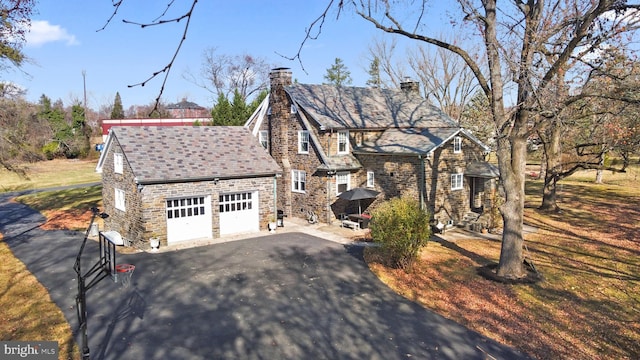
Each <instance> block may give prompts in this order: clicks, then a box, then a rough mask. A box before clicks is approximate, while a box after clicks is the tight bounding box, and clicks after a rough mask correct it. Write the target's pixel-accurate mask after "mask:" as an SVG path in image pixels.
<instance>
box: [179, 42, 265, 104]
mask: <svg viewBox="0 0 640 360" xmlns="http://www.w3.org/2000/svg"><path fill="white" fill-rule="evenodd" d="M216 52H217V48H208V49H206V50H205V51H204V52H203V53H202V66H201V69H200V73H199V74H198V75H195V74H193V73H191V72H190V71H186V72H185V73H184V74H183V77H184V78H185V79H186V80H188V81H190V82H192V83H194V84H196V85H198V86H200V87H202V88H204V89H206V90H208V91H209V92H211V93H212V94H213V97H214V98H218V95H220V94H222V95H224V96H225V97H226V98H227V99H229V98H231V97H233V94H234V92H235V91H236V90H238V92H239V93H240V96H242V99H243V100H244V101H245V102H246V101H247V100H248V99H249V98H250V97H251V96H253V95H255V94H258V93H259V92H260V91H262V90H264V89H266V88H267V85H268V83H269V70H270V69H271V67H272V66H271V65H270V64H269V63H268V62H267V60H265V59H263V58H259V57H255V56H252V55H249V54H242V55H226V54H218V53H216Z"/></svg>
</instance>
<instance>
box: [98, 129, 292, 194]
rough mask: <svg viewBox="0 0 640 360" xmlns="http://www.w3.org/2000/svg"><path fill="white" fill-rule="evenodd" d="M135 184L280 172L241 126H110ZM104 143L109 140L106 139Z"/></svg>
mask: <svg viewBox="0 0 640 360" xmlns="http://www.w3.org/2000/svg"><path fill="white" fill-rule="evenodd" d="M110 136H113V137H115V139H116V140H117V141H118V143H119V144H120V146H121V147H122V150H123V152H124V156H125V158H126V161H128V162H129V164H130V165H131V168H132V169H133V173H134V176H135V177H136V179H137V181H138V183H140V184H149V183H163V182H189V181H200V180H211V179H215V178H219V179H225V178H242V177H253V176H269V175H274V174H277V173H281V172H282V171H281V170H280V167H279V166H278V164H277V163H276V162H275V161H274V160H273V158H271V156H269V154H268V153H267V152H266V151H265V150H264V148H263V147H262V146H261V145H260V144H259V143H258V140H257V139H256V138H255V137H253V136H252V135H251V132H250V131H249V130H248V129H246V128H243V127H240V126H171V127H162V126H149V127H124V126H119V127H113V128H111V134H110ZM107 145H108V144H107Z"/></svg>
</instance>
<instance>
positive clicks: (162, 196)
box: [102, 139, 276, 246]
mask: <svg viewBox="0 0 640 360" xmlns="http://www.w3.org/2000/svg"><path fill="white" fill-rule="evenodd" d="M113 141H114V143H113V144H112V146H110V147H109V149H108V151H109V153H107V154H105V160H104V163H103V168H102V185H103V187H102V197H103V202H104V211H105V212H106V213H107V214H109V217H108V218H107V219H105V222H104V223H105V230H115V231H118V232H119V233H120V234H121V235H122V236H123V238H124V239H125V240H126V241H128V242H129V243H130V244H132V245H139V244H140V243H142V242H145V241H148V239H149V238H150V237H152V235H153V236H157V237H159V238H160V242H161V245H163V246H164V245H167V216H166V200H168V199H174V198H184V197H190V196H207V195H209V196H210V199H211V210H212V211H211V222H212V228H213V237H214V238H218V237H220V222H219V211H218V205H219V202H218V195H219V194H225V193H236V192H245V191H257V192H258V199H259V219H260V220H259V221H260V229H267V224H268V223H269V222H274V221H275V214H276V209H275V208H274V192H275V188H274V177H273V176H262V177H247V178H239V179H220V180H210V181H194V182H178V183H160V184H146V185H141V186H138V185H136V180H135V177H134V175H133V171H132V169H131V166H130V165H129V163H128V162H127V161H126V157H125V159H124V162H123V172H122V174H117V173H115V172H114V160H113V159H114V155H113V154H114V153H122V150H121V148H120V146H119V144H118V142H117V139H114V140H113ZM116 189H120V190H123V191H124V193H125V210H124V211H123V210H120V209H117V208H116V206H115V191H116Z"/></svg>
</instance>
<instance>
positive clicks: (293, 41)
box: [0, 0, 390, 109]
mask: <svg viewBox="0 0 640 360" xmlns="http://www.w3.org/2000/svg"><path fill="white" fill-rule="evenodd" d="M167 3H168V1H157V0H154V1H139V0H128V1H125V2H124V5H123V7H122V8H121V9H120V10H119V12H118V14H117V15H116V17H115V18H114V20H113V21H112V23H111V24H109V25H108V26H107V28H106V29H105V30H102V31H97V30H98V29H100V28H102V26H103V25H104V24H105V22H106V20H107V19H108V18H109V16H110V15H111V13H112V9H113V8H112V5H111V1H109V0H90V1H87V0H64V1H59V0H40V2H39V3H38V4H37V6H36V10H37V14H35V15H34V16H33V24H32V31H31V33H30V35H29V37H28V42H27V44H26V46H25V47H24V49H23V50H24V52H25V54H26V55H27V56H28V57H29V58H30V60H31V62H30V63H29V64H26V65H25V66H24V67H23V68H22V71H20V70H17V71H16V70H14V71H11V72H8V73H6V72H5V73H2V74H0V80H3V81H12V82H15V83H17V84H19V85H21V86H22V87H24V88H26V89H27V90H28V92H27V99H28V100H30V101H37V100H38V98H39V97H40V96H41V95H42V94H46V95H47V96H48V97H50V98H51V99H53V100H56V99H61V100H62V101H63V102H64V103H65V105H69V104H70V103H71V101H72V100H73V99H82V97H83V77H82V72H83V71H85V72H86V87H87V100H88V105H89V107H91V108H93V109H98V108H99V107H100V106H102V105H106V104H109V103H111V102H112V101H113V98H114V96H115V93H116V92H120V95H121V97H122V102H123V105H124V107H125V109H126V108H128V107H129V106H131V105H135V104H140V105H143V104H149V103H151V102H152V101H153V100H154V99H155V98H156V96H157V94H158V92H159V89H160V85H161V78H157V79H156V80H153V81H151V82H150V83H148V84H147V85H146V86H144V87H139V86H137V87H133V88H128V87H127V85H131V84H135V83H138V82H141V81H143V80H145V79H146V78H147V77H149V76H150V75H151V73H152V72H154V71H157V70H159V69H161V68H162V67H164V66H165V65H166V64H167V62H168V61H169V59H170V58H171V56H172V55H173V52H174V50H175V47H176V45H177V44H178V42H179V40H180V37H181V36H182V28H183V25H182V23H180V24H177V25H176V24H170V25H164V26H155V27H149V28H146V29H140V27H138V26H134V25H127V24H124V23H123V22H122V19H127V20H132V21H138V22H150V21H152V20H153V19H154V18H156V17H157V16H159V15H160V14H161V13H162V11H163V10H164V8H165V6H166V4H167ZM150 4H151V5H150ZM190 4H191V1H190V0H178V1H176V6H177V5H180V6H183V8H184V7H185V6H189V5H190ZM326 5H327V1H326V0H305V1H300V0H277V1H276V0H274V1H258V0H234V1H214V0H200V1H198V3H197V5H196V10H195V15H194V16H193V19H192V22H191V25H190V29H189V33H188V35H187V41H186V42H185V44H184V45H183V48H182V50H181V52H180V54H179V55H178V58H177V60H176V62H175V64H174V68H173V69H172V72H171V75H170V78H169V80H168V83H167V86H166V89H165V91H164V95H163V101H164V102H166V103H173V102H177V101H180V100H181V99H182V98H187V99H189V100H190V101H194V102H196V103H198V104H200V105H203V106H208V107H209V106H212V103H213V101H212V95H211V93H209V92H207V91H206V90H204V89H202V88H200V87H198V86H196V85H194V84H192V83H190V82H188V81H186V80H184V79H183V77H182V73H183V72H184V71H187V70H190V71H192V72H193V73H198V72H199V70H200V64H201V62H202V52H203V51H204V50H205V49H206V48H208V47H217V48H218V50H217V53H219V54H228V55H239V54H243V53H248V54H251V55H254V56H258V57H262V58H265V59H267V60H268V62H269V63H272V64H273V65H275V66H285V67H290V68H291V69H292V71H293V76H294V78H295V79H297V80H298V81H299V82H302V83H322V82H323V76H324V75H325V73H326V69H327V68H329V67H330V66H331V64H332V63H333V61H334V59H335V58H336V57H339V58H341V59H342V60H343V61H344V63H345V64H346V66H347V67H348V69H349V70H350V71H351V76H352V78H353V85H355V86H364V85H365V82H366V80H367V78H368V76H367V74H366V68H367V67H368V66H369V60H368V58H369V55H368V50H367V48H368V45H369V43H370V42H371V41H372V40H373V39H374V38H376V37H377V38H381V37H383V36H390V35H385V34H383V33H382V32H381V31H380V30H376V29H375V28H374V27H373V25H371V24H369V23H367V22H365V21H364V20H362V19H360V18H359V17H356V16H355V15H353V14H351V13H343V14H341V16H340V19H339V20H337V21H336V20H335V16H332V17H331V18H330V19H328V21H327V23H326V24H325V25H324V28H323V32H322V34H321V36H320V38H319V39H318V40H315V41H310V42H308V43H307V45H306V46H305V48H304V49H303V52H302V61H303V65H304V68H305V69H306V71H307V72H308V74H305V72H304V71H303V70H302V68H301V67H300V65H299V63H298V61H297V60H296V61H290V60H287V59H285V58H283V57H281V56H280V55H278V54H283V55H287V56H293V55H294V54H295V53H296V52H297V50H298V47H299V46H300V43H301V41H302V40H303V38H304V35H305V29H306V28H307V27H308V26H309V25H310V24H311V22H312V21H313V20H314V19H315V18H316V17H317V16H318V15H319V14H320V13H322V11H323V9H324V7H326ZM176 12H178V8H176ZM334 15H335V14H334Z"/></svg>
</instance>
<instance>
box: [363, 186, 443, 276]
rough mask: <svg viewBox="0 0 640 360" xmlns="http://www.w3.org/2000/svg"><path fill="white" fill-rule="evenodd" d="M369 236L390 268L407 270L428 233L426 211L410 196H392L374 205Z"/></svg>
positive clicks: (425, 241)
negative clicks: (377, 244)
mask: <svg viewBox="0 0 640 360" xmlns="http://www.w3.org/2000/svg"><path fill="white" fill-rule="evenodd" d="M370 228H371V236H372V238H373V241H375V242H376V243H379V244H380V249H381V251H382V256H383V257H384V259H385V261H386V262H387V264H388V265H389V266H391V267H393V268H400V269H404V270H408V269H409V268H410V267H411V265H413V263H414V262H415V260H416V259H417V257H418V252H419V251H420V248H422V247H423V246H425V245H426V244H427V241H428V240H429V237H430V236H431V229H430V227H429V214H428V213H427V212H426V211H424V210H421V209H420V204H419V203H418V202H417V201H415V200H412V199H407V198H394V199H391V200H390V201H387V202H385V203H383V204H382V205H380V206H379V207H378V208H377V209H375V210H374V211H373V213H372V219H371V226H370Z"/></svg>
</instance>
